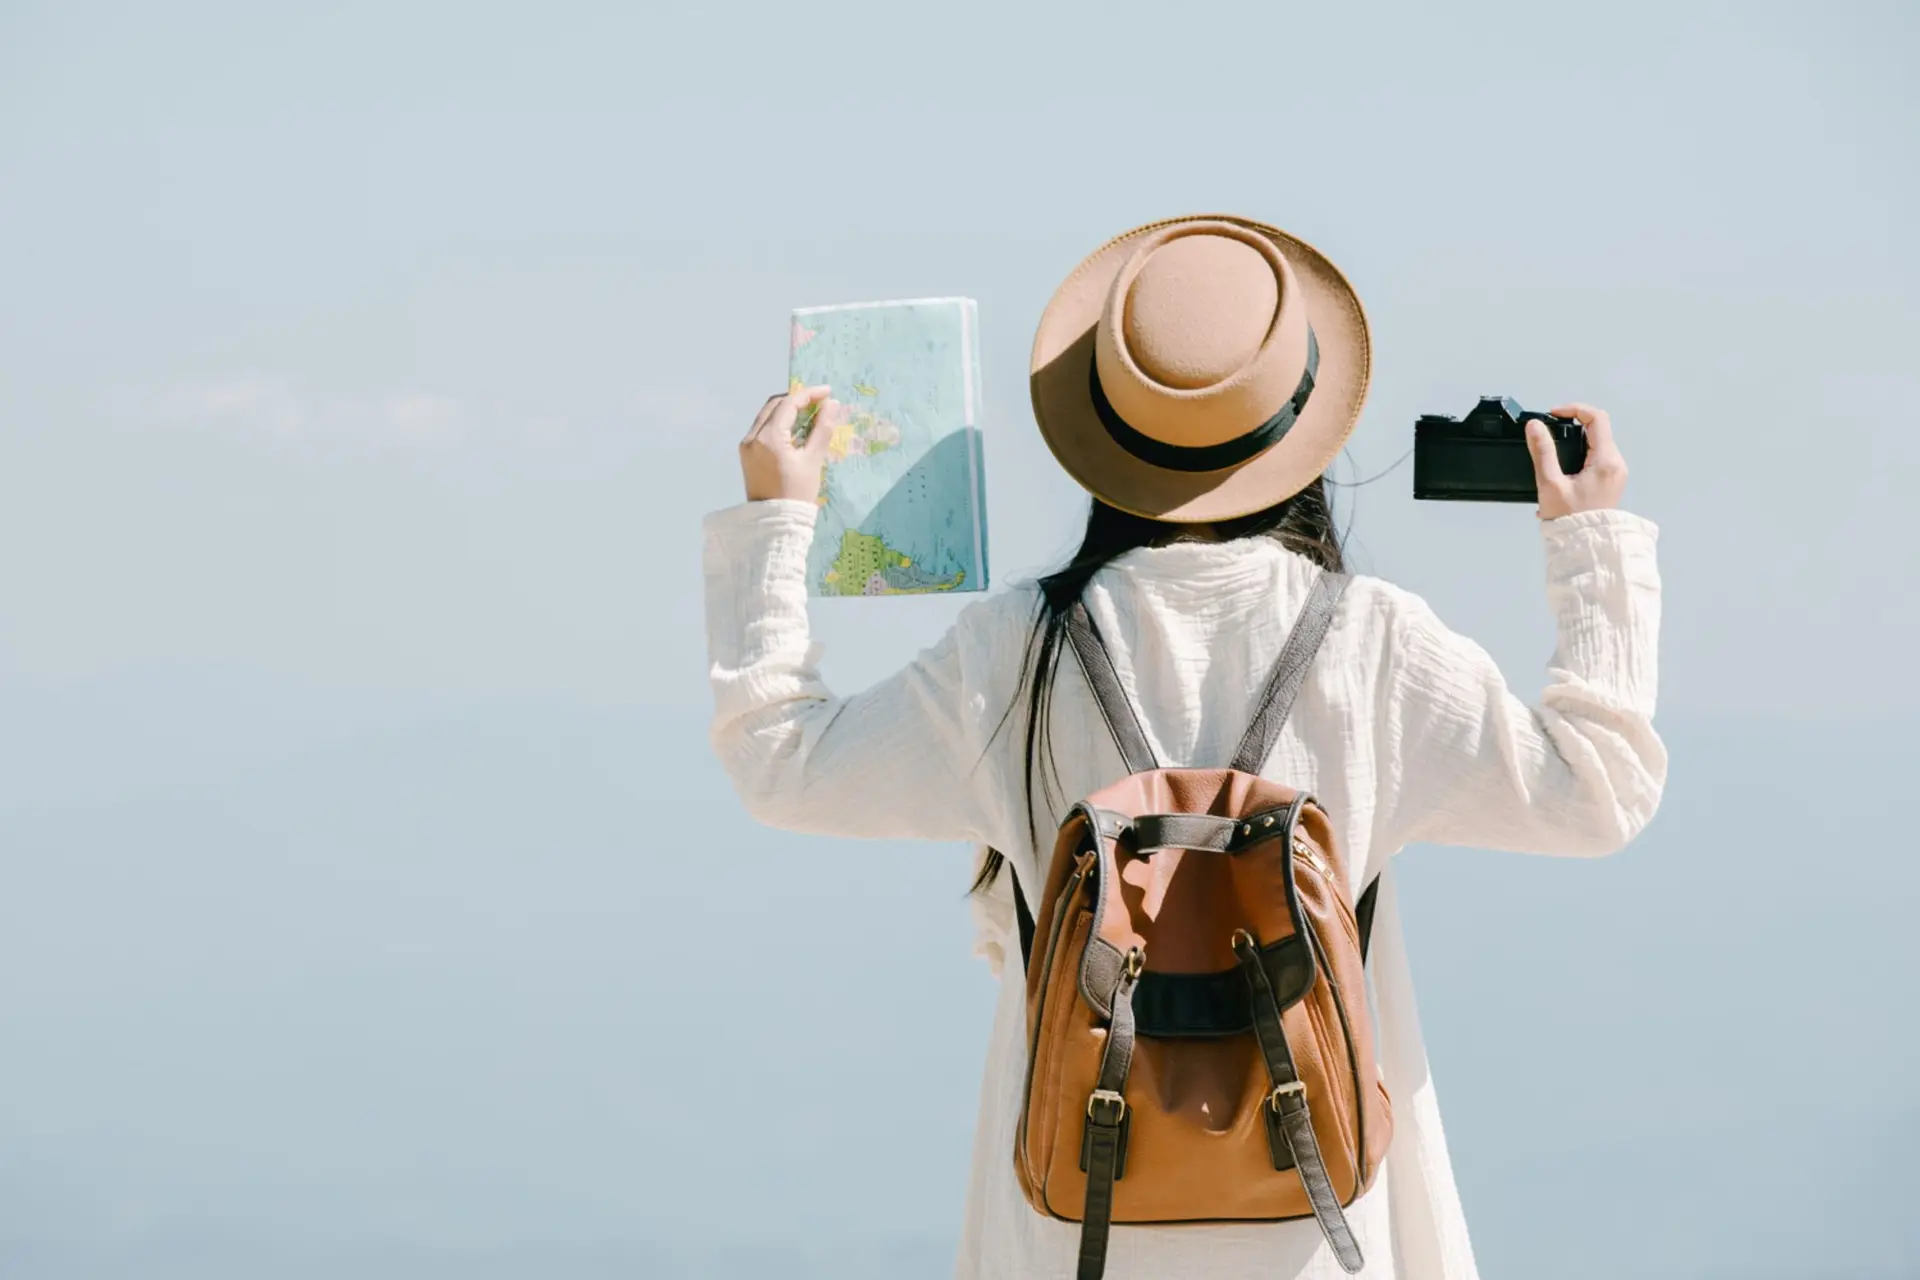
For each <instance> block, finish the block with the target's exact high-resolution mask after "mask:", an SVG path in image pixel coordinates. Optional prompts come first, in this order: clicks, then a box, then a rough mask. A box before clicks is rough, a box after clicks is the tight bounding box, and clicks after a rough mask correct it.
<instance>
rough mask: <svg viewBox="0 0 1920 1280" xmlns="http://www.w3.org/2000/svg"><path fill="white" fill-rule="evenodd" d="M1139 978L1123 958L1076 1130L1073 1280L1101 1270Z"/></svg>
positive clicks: (1120, 1171) (1123, 1150)
mask: <svg viewBox="0 0 1920 1280" xmlns="http://www.w3.org/2000/svg"><path fill="white" fill-rule="evenodd" d="M1139 977H1140V953H1139V952H1138V951H1134V952H1131V953H1129V954H1128V956H1127V958H1126V961H1125V963H1123V964H1122V965H1121V967H1120V977H1119V979H1118V981H1116V982H1115V983H1114V986H1113V998H1112V1006H1113V1018H1112V1021H1111V1022H1110V1023H1109V1025H1108V1027H1107V1046H1106V1048H1105V1049H1104V1050H1103V1051H1102V1052H1101V1054H1100V1075H1099V1077H1098V1078H1097V1079H1096V1080H1095V1081H1094V1089H1093V1093H1092V1095H1091V1096H1090V1097H1088V1099H1087V1123H1086V1127H1085V1128H1084V1129H1083V1130H1082V1131H1081V1138H1080V1167H1081V1168H1082V1169H1084V1170H1085V1171H1086V1174H1087V1202H1086V1208H1085V1210H1084V1211H1083V1212H1082V1213H1081V1215H1080V1265H1079V1268H1078V1270H1077V1271H1076V1272H1075V1276H1076V1277H1077V1280H1100V1278H1101V1276H1102V1275H1104V1274H1105V1272H1106V1268H1107V1237H1108V1235H1109V1234H1110V1232H1111V1231H1112V1229H1113V1184H1114V1182H1115V1181H1117V1180H1118V1179H1120V1178H1122V1177H1125V1176H1126V1172H1127V1128H1128V1120H1129V1118H1130V1117H1129V1114H1128V1108H1127V1099H1126V1092H1127V1076H1128V1075H1129V1074H1130V1073H1131V1071H1132V1068H1133V1040H1134V1019H1133V987H1134V983H1135V982H1136V981H1137V980H1138V979H1139Z"/></svg>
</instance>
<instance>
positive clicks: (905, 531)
mask: <svg viewBox="0 0 1920 1280" xmlns="http://www.w3.org/2000/svg"><path fill="white" fill-rule="evenodd" d="M788 372H789V376H790V377H791V379H792V381H793V383H794V384H796V385H802V386H819V385H821V384H823V383H824V384H827V385H829V386H831V387H832V388H833V396H834V399H835V400H837V401H839V402H840V405H841V409H840V412H839V414H838V415H837V416H836V418H835V419H834V420H832V421H828V420H825V419H822V420H821V421H819V422H817V423H814V422H807V423H803V424H801V429H802V430H824V431H828V432H830V433H831V434H830V436H829V437H828V440H827V471H826V483H825V485H824V486H823V488H822V490H821V495H820V508H821V509H820V518H819V523H818V524H817V525H816V526H815V530H814V538H813V551H812V557H811V559H810V560H809V562H808V565H807V582H808V589H809V591H810V592H811V593H812V594H813V595H816V596H890V595H912V594H919V593H923V592H929V591H984V590H986V588H987V504H986V477H985V473H984V471H983V469H982V460H981V455H980V428H979V425H978V415H979V411H980V348H979V321H978V309H977V308H976V307H975V305H974V302H973V300H972V299H971V298H927V299H921V300H918V301H912V302H872V303H860V304H856V305H852V306H841V307H805V308H801V309H800V310H797V311H795V312H794V313H793V331H792V343H791V355H790V357H789V365H788Z"/></svg>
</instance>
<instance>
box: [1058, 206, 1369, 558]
mask: <svg viewBox="0 0 1920 1280" xmlns="http://www.w3.org/2000/svg"><path fill="white" fill-rule="evenodd" d="M1198 221H1206V222H1232V223H1236V224H1238V225H1240V226H1242V227H1246V228H1249V229H1251V230H1253V231H1256V232H1259V233H1260V234H1262V235H1265V236H1268V237H1270V238H1271V239H1272V240H1273V242H1274V244H1275V245H1277V246H1278V247H1279V250H1280V252H1281V254H1282V255H1284V256H1285V257H1286V259H1287V262H1288V265H1290V266H1291V267H1292V268H1293V272H1294V278H1295V280H1296V281H1297V282H1298V284H1299V286H1300V287H1301V289H1302V290H1303V291H1304V292H1305V295H1306V306H1307V319H1308V322H1309V323H1311V324H1312V325H1313V331H1314V334H1315V336H1316V337H1317V339H1318V340H1319V344H1320V368H1319V372H1318V374H1317V375H1316V376H1315V378H1314V385H1313V394H1312V395H1311V396H1310V397H1309V398H1308V400H1307V404H1306V407H1305V408H1304V409H1303V410H1302V411H1301V413H1300V416H1299V418H1298V420H1297V421H1295V423H1294V424H1293V426H1292V427H1291V428H1289V429H1288V431H1287V433H1286V435H1284V436H1283V437H1281V438H1280V439H1279V440H1278V441H1276V442H1275V443H1274V444H1273V445H1271V446H1270V447H1268V448H1267V449H1266V450H1264V451H1262V452H1260V453H1258V454H1255V455H1254V456H1253V457H1252V458H1249V459H1248V460H1247V461H1245V462H1242V463H1239V464H1238V465H1236V466H1233V467H1230V468H1227V469H1225V470H1221V471H1201V472H1193V471H1170V470H1167V469H1166V468H1164V467H1156V466H1154V465H1152V464H1151V463H1148V462H1145V461H1142V460H1141V459H1140V458H1137V457H1135V456H1134V455H1133V454H1131V453H1129V452H1127V451H1126V450H1125V449H1123V448H1122V447H1121V446H1120V444H1119V442H1118V441H1116V440H1115V439H1114V438H1113V436H1112V435H1111V434H1109V433H1108V431H1107V429H1106V428H1105V427H1104V426H1103V425H1101V422H1100V419H1099V417H1098V415H1097V414H1096V413H1095V412H1094V407H1093V397H1092V394H1091V392H1090V390H1089V388H1090V385H1091V382H1092V372H1093V348H1094V330H1095V327H1096V326H1097V325H1098V324H1099V323H1100V315H1101V311H1102V309H1103V308H1104V306H1105V304H1106V300H1107V294H1108V292H1109V290H1110V289H1111V288H1112V285H1113V280H1114V277H1115V276H1116V275H1118V274H1119V272H1120V268H1121V267H1122V266H1123V265H1124V264H1125V263H1126V261H1127V259H1128V258H1129V257H1130V256H1131V255H1132V253H1133V251H1134V249H1135V247H1136V245H1137V242H1138V240H1139V239H1140V237H1142V236H1144V235H1147V234H1149V233H1151V232H1155V231H1159V230H1161V229H1162V228H1164V227H1168V226H1173V225H1177V224H1179V223H1182V222H1198ZM1372 370H1373V349H1372V342H1371V340H1370V338H1369V335H1368V330H1367V318H1366V313H1365V312H1364V311H1363V310H1362V309H1361V306H1360V299H1359V297H1358V296H1357V295H1356V294H1355V293H1354V291H1353V286H1352V285H1351V284H1349V283H1348V282H1347V278H1346V276H1344V275H1342V274H1341V272H1340V269H1339V268H1338V267H1336V266H1334V265H1333V263H1331V262H1329V261H1328V260H1327V259H1326V257H1325V256H1324V255H1322V254H1321V253H1320V251H1319V250H1317V249H1315V248H1314V247H1313V246H1311V245H1309V244H1307V243H1306V242H1304V241H1301V240H1297V239H1295V238H1294V237H1292V236H1290V235H1288V234H1287V233H1286V232H1284V231H1281V230H1280V229H1279V228H1277V227H1270V226H1268V225H1267V224H1265V223H1263V222H1254V221H1252V220H1250V219H1247V218H1239V217H1231V216H1226V215H1206V216H1203V217H1194V218H1175V219H1170V220H1168V221H1165V222H1155V223H1149V224H1148V225H1146V226H1143V227H1136V228H1134V229H1133V230H1132V231H1129V232H1127V233H1126V234H1124V235H1122V236H1119V237H1116V238H1115V239H1113V240H1110V241H1108V242H1107V243H1106V244H1105V245H1103V246H1101V247H1100V248H1099V249H1097V250H1096V251H1094V253H1093V254H1091V255H1090V256H1089V257H1088V258H1087V259H1086V261H1084V262H1082V263H1081V264H1080V266H1079V267H1078V268H1077V269H1076V270H1075V271H1074V273H1073V274H1072V275H1071V276H1069V277H1068V278H1067V281H1066V283H1065V284H1063V285H1061V286H1060V288H1059V289H1058V290H1057V291H1056V292H1055V293H1054V295H1053V299H1052V301H1051V302H1049V303H1048V304H1047V309H1046V311H1045V312H1044V313H1043V314H1042V316H1041V318H1040V327H1039V331H1038V332H1037V333H1036V334H1035V336H1034V342H1033V356H1032V360H1031V363H1030V367H1029V376H1028V386H1029V389H1030V391H1031V393H1032V396H1033V416H1034V419H1035V421H1037V422H1038V423H1039V425H1040V435H1041V438H1042V439H1044V440H1045V441H1046V442H1047V447H1048V448H1049V449H1051V450H1052V451H1053V456H1054V457H1055V458H1057V459H1059V462H1060V465H1061V466H1063V467H1065V468H1066V470H1067V474H1069V475H1071V476H1072V477H1073V478H1074V479H1075V480H1076V481H1078V482H1079V484H1080V486H1081V487H1082V488H1084V489H1086V490H1087V491H1088V492H1089V493H1091V494H1093V496H1094V497H1096V498H1099V499H1100V500H1101V501H1102V502H1105V503H1107V504H1108V505H1109V506H1113V507H1118V508H1120V509H1121V510H1123V511H1129V512H1132V513H1133V514H1135V515H1140V516H1147V517H1150V518H1152V519H1155V520H1166V521H1170V522H1174V523H1180V524H1198V523H1205V522H1208V521H1214V520H1229V519H1232V518H1234V517H1235V516H1243V515H1247V514H1249V513H1251V512H1255V511H1260V510H1263V509H1264V508H1267V507H1270V506H1272V505H1274V504H1275V503H1277V502H1280V501H1282V500H1284V499H1286V498H1290V497H1292V496H1293V495H1294V494H1296V493H1298V492H1300V490H1302V489H1304V488H1306V487H1307V486H1308V485H1309V484H1312V483H1313V481H1314V479H1315V478H1316V477H1318V476H1320V475H1321V474H1322V473H1323V472H1325V471H1326V469H1327V468H1328V467H1329V466H1330V465H1332V463H1333V460H1334V459H1335V458H1336V457H1338V456H1339V454H1340V450H1341V448H1342V447H1343V446H1344V445H1345V444H1346V441H1347V437H1348V436H1349V435H1351V434H1352V432H1353V426H1354V423H1355V422H1357V421H1358V420H1359V417H1360V407H1361V405H1362V403H1363V402H1364V401H1365V400H1366V396H1367V384H1368V380H1369V378H1370V377H1371V375H1372Z"/></svg>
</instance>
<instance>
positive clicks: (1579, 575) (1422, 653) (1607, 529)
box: [1375, 511, 1667, 856]
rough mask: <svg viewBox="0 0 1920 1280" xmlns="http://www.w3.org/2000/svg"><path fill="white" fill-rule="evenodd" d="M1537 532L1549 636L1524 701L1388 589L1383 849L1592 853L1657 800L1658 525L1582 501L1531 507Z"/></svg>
mask: <svg viewBox="0 0 1920 1280" xmlns="http://www.w3.org/2000/svg"><path fill="white" fill-rule="evenodd" d="M1541 533H1542V537H1543V539H1544V541H1545V544H1546V562H1547V600H1548V604H1549V606H1550V607H1551V608H1552V610H1553V616H1554V621H1555V626H1556V629H1557V632H1558V642H1557V644H1556V646H1555V650H1554V654H1553V658H1552V661H1551V663H1550V664H1549V666H1548V668H1547V679H1546V687H1545V689H1544V691H1543V692H1542V693H1541V695H1540V698H1539V701H1538V702H1537V703H1536V704H1533V705H1529V704H1528V703H1527V702H1525V701H1523V700H1522V699H1521V698H1519V697H1517V696H1515V695H1514V694H1513V693H1512V692H1511V691H1510V690H1509V689H1508V688H1507V684H1506V681H1505V680H1504V679H1503V678H1502V676H1501V674H1500V670H1499V668H1498V667H1497V666H1495V664H1494V661H1493V659H1492V657H1491V656H1489V655H1488V653H1487V652H1486V650H1484V649H1483V648H1481V647H1480V646H1479V645H1478V644H1476V643H1474V642H1473V641H1471V640H1469V639H1467V638H1465V637H1463V636H1460V635H1457V634H1455V633H1454V632H1452V631H1450V630H1449V629H1448V628H1447V627H1446V626H1445V625H1444V624H1443V623H1441V621H1440V620H1439V618H1437V617H1436V616H1435V615H1434V613H1433V611H1432V609H1430V608H1429V607H1428V606H1427V605H1426V603H1425V602H1424V601H1422V600H1420V599H1419V598H1418V597H1417V596H1414V595H1411V594H1409V593H1405V592H1396V593H1395V595H1396V597H1397V600H1396V604H1397V607H1396V608H1394V609H1393V611H1392V620H1391V623H1390V626H1389V630H1388V633H1387V634H1388V640H1387V646H1386V652H1385V654H1384V656H1383V664H1382V677H1381V678H1382V684H1383V688H1382V690H1381V693H1382V702H1381V705H1382V708H1383V710H1382V713H1381V715H1380V717H1379V723H1380V729H1381V739H1380V741H1379V742H1378V744H1377V748H1376V759H1377V762H1378V771H1379V780H1378V783H1379V793H1378V794H1379V803H1378V807H1377V808H1376V810H1375V823H1376V828H1375V841H1376V847H1378V848H1380V849H1381V850H1383V851H1384V852H1388V853H1391V852H1393V851H1395V850H1398V849H1399V848H1401V847H1402V846H1404V845H1407V844H1411V843H1414V842H1417V841H1427V842H1431V843H1435V844H1451V845H1469V846H1473V847H1476V848H1483V849H1501V850H1509V851H1515V852H1527V853H1547V854H1562V855H1569V856H1597V855H1601V854H1607V853H1612V852H1614V851H1616V850H1618V849H1620V848H1621V847H1622V846H1624V845H1625V844H1626V843H1627V842H1628V841H1630V840H1631V839H1633V837H1634V836H1635V835H1637V834H1639V832H1640V831H1641V830H1642V829H1643V828H1644V827H1645V826H1646V824H1647V823H1648V821H1649V820H1650V819H1651V818H1652V817H1653V814H1654V810H1655V809H1656V808H1657V807H1658V806H1659V803H1660V794H1661V791H1662V789H1663V787H1664V786H1665V783H1666V774H1667V755H1666V749H1665V747H1664V745H1663V744H1662V743H1661V741H1660V737H1659V735H1658V734H1657V733H1656V732H1655V731H1654V727H1653V713H1654V698H1655V689H1656V685H1657V682H1658V637H1659V628H1660V576H1659V570H1658V567H1657V565H1656V561H1655V556H1654V545H1655V541H1656V539H1657V537H1658V530H1657V527H1656V526H1655V525H1654V524H1653V523H1652V522H1651V521H1648V520H1646V519H1644V518H1643V517H1640V516H1636V515H1633V514H1631V513H1628V512H1624V511H1588V512H1578V513H1575V514H1573V515H1570V516H1564V517H1561V518H1559V519H1556V520H1548V521H1543V522H1541Z"/></svg>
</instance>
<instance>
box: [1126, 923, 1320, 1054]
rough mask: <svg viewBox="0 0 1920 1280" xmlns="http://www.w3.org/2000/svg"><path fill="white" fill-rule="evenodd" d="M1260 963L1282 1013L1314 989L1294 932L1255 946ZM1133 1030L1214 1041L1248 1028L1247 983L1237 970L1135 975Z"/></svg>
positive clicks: (1308, 959) (1309, 963) (1151, 1036)
mask: <svg viewBox="0 0 1920 1280" xmlns="http://www.w3.org/2000/svg"><path fill="white" fill-rule="evenodd" d="M1260 964H1261V966H1262V967H1263V968H1264V969H1266V971H1267V978H1268V981H1270V982H1271V983H1272V984H1273V992H1274V997H1275V998H1276V999H1278V1000H1279V1001H1280V1007H1281V1008H1283V1009H1285V1008H1287V1007H1289V1006H1291V1005H1293V1004H1296V1003H1298V1002H1299V1001H1300V1000H1301V999H1302V998H1303V997H1304V996H1305V995H1306V994H1307V992H1308V991H1310V990H1312V988H1313V976H1314V961H1313V956H1312V955H1311V954H1310V953H1309V952H1308V948H1307V943H1306V942H1304V941H1303V940H1302V939H1301V937H1300V936H1299V935H1298V934H1295V935H1294V936H1293V937H1291V938H1282V939H1280V940H1279V941H1278V942H1272V943H1268V944H1267V945H1266V946H1264V947H1261V948H1260ZM1133 1023H1134V1030H1135V1032H1136V1033H1137V1034H1139V1035H1140V1036H1141V1038H1143V1039H1147V1040H1216V1039H1221V1038H1223V1037H1226V1036H1241V1035H1246V1034H1247V1033H1248V1032H1250V1031H1252V1030H1253V1006H1252V1005H1251V1004H1249V1003H1248V997H1247V979H1246V975H1244V974H1242V973H1241V972H1240V970H1239V968H1238V967H1237V966H1236V967H1235V968H1232V969H1221V970H1219V971H1217V972H1214V973H1154V972H1152V971H1151V970H1149V971H1148V972H1146V973H1143V974H1141V975H1140V981H1139V982H1137V983H1135V984H1134V988H1133Z"/></svg>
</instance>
